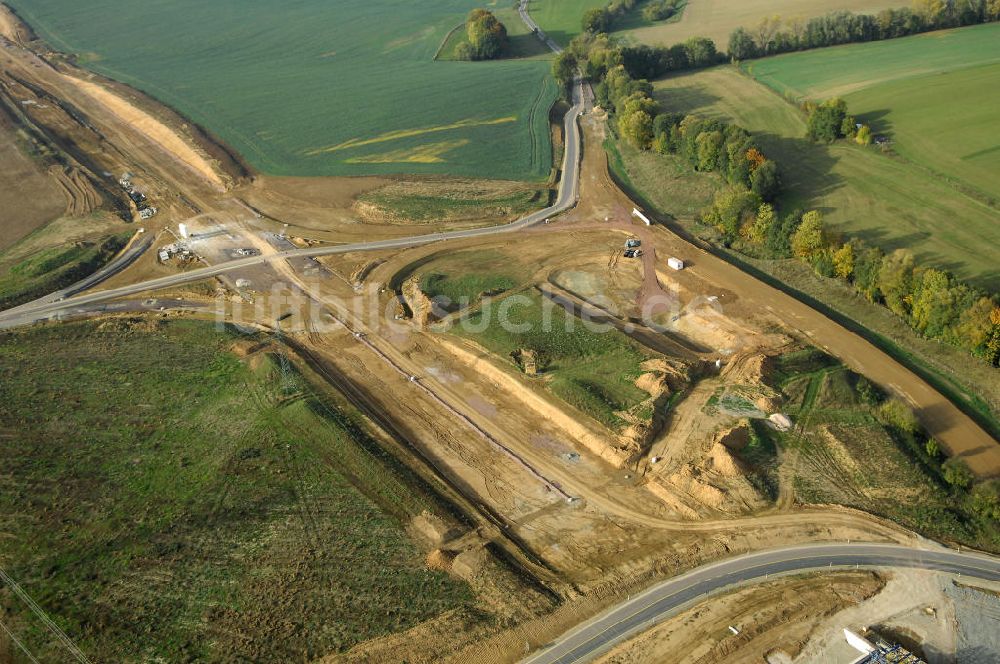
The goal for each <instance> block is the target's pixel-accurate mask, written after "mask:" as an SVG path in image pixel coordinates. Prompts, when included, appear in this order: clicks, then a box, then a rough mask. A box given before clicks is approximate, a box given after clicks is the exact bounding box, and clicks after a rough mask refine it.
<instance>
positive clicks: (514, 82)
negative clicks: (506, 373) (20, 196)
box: [11, 0, 557, 179]
mask: <svg viewBox="0 0 1000 664" xmlns="http://www.w3.org/2000/svg"><path fill="white" fill-rule="evenodd" d="M11 4H12V5H13V6H14V8H15V9H16V10H17V11H18V13H19V14H20V15H21V16H22V17H23V18H24V19H25V20H27V21H28V22H29V23H31V24H32V26H33V27H35V28H36V29H37V30H38V31H39V33H40V34H41V35H42V36H43V38H44V39H46V40H47V41H48V42H49V43H50V44H52V46H53V47H54V48H56V49H58V50H61V51H65V52H68V53H73V54H76V55H77V56H78V59H79V61H80V62H81V64H83V65H85V66H86V67H89V68H91V69H93V70H94V71H97V72H99V73H101V74H105V75H107V76H110V77H112V78H115V79H118V80H121V81H123V82H125V83H128V84H131V85H133V86H135V87H137V88H139V89H141V90H143V91H144V92H147V93H149V94H151V95H152V96H154V97H156V98H158V99H160V100H161V101H163V102H165V103H167V104H169V105H171V106H173V107H174V108H176V109H178V110H179V111H181V112H182V113H183V114H185V115H186V116H188V117H190V118H191V119H192V120H194V121H195V122H197V123H198V124H200V125H202V126H204V127H205V128H207V129H208V130H209V131H210V132H212V133H213V134H215V135H216V136H218V137H219V138H220V139H222V140H223V141H225V142H226V143H228V144H229V145H231V146H232V147H233V148H234V149H236V150H237V151H238V152H239V153H240V154H242V155H243V156H244V157H245V158H246V159H247V160H248V161H249V162H250V163H251V164H252V165H253V166H254V167H256V168H257V169H258V170H260V171H263V172H265V173H268V174H272V175H302V176H315V175H359V174H390V173H447V174H451V175H466V176H474V177H490V178H508V179H539V178H542V177H544V176H546V175H548V173H549V170H550V168H551V161H552V159H551V145H550V137H549V132H548V110H549V107H550V105H551V104H552V102H553V101H554V99H555V97H556V94H557V91H556V88H555V84H554V83H553V82H552V81H551V79H550V77H549V76H548V71H549V64H548V62H547V61H546V60H544V59H534V60H529V59H508V60H503V61H496V62H477V63H470V62H443V61H435V60H434V56H435V53H437V51H438V49H439V47H440V46H441V44H442V42H443V41H444V39H445V37H446V36H447V35H448V33H449V31H450V30H451V29H452V28H453V27H455V26H456V25H457V24H458V23H460V22H461V21H462V20H464V17H465V15H466V14H467V13H468V11H469V10H471V9H472V8H474V7H476V6H479V5H480V4H481V3H477V2H475V0H443V1H442V2H436V3H431V4H427V3H414V2H402V1H400V0H374V1H372V0H340V1H338V2H327V1H325V0H299V1H298V2H295V3H277V2H253V3H246V2H241V1H240V0H213V2H200V1H198V0H164V1H162V2H156V3H143V4H136V3H131V2H127V1H126V0H94V1H92V2H87V3H80V2H75V1H73V0H11ZM511 27H512V29H516V28H515V26H513V25H512V26H511Z"/></svg>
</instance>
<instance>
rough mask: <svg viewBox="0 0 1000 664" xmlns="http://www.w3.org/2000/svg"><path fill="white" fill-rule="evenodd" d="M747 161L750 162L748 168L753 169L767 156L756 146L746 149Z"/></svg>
mask: <svg viewBox="0 0 1000 664" xmlns="http://www.w3.org/2000/svg"><path fill="white" fill-rule="evenodd" d="M747 161H748V162H750V170H751V171H755V170H757V167H758V166H760V165H761V164H763V163H764V162H765V161H767V157H765V156H764V155H763V153H761V151H760V150H758V149H757V148H750V149H749V150H747Z"/></svg>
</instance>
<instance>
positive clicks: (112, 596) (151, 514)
mask: <svg viewBox="0 0 1000 664" xmlns="http://www.w3.org/2000/svg"><path fill="white" fill-rule="evenodd" d="M236 340H237V335H235V333H232V332H226V333H220V332H218V331H216V330H215V328H214V326H213V325H211V324H210V323H200V322H173V323H166V322H161V323H155V322H153V321H151V320H148V319H138V320H136V321H128V322H126V321H121V320H119V321H108V322H104V323H100V324H98V323H73V324H70V323H67V324H63V325H61V326H59V327H48V328H40V329H35V330H33V331H30V332H27V333H24V334H18V335H11V334H6V335H0V376H2V377H3V379H2V380H0V440H3V444H2V445H0V467H2V468H3V473H2V479H0V483H2V486H3V490H2V491H0V532H2V533H4V537H3V539H2V546H0V566H2V567H3V568H4V569H5V570H6V572H7V573H8V574H10V575H11V577H13V578H14V579H15V580H16V581H17V582H18V583H19V584H20V585H21V586H22V587H23V589H24V590H25V592H27V593H28V594H29V595H30V596H31V597H32V598H33V599H34V600H35V601H36V602H37V603H38V604H39V605H40V606H41V607H42V609H43V610H45V611H46V612H47V613H48V614H49V615H50V616H51V618H52V619H53V620H54V621H55V622H56V623H58V624H59V626H60V627H61V628H62V629H63V630H65V631H66V632H67V633H68V634H69V636H70V638H72V639H73V640H74V641H75V642H76V643H77V645H78V646H79V647H80V648H81V649H82V650H83V651H84V652H85V653H87V654H88V655H89V656H90V658H91V659H92V661H95V662H112V661H114V662H122V661H132V662H136V661H149V662H152V661H170V662H179V661H260V662H263V661H272V662H277V661H283V662H291V661H303V660H313V659H316V658H317V657H319V656H322V655H326V654H330V653H334V652H337V651H341V650H343V649H345V648H348V647H350V646H351V645H353V644H355V643H358V642H360V641H364V640H368V639H371V638H375V637H378V636H380V635H383V634H387V633H390V632H396V631H399V630H403V629H407V628H409V627H411V626H413V625H415V624H417V623H419V622H421V621H424V620H427V619H429V618H433V617H435V616H438V615H440V614H441V613H442V612H444V611H447V610H450V609H455V608H460V607H463V606H469V605H470V603H471V602H472V595H471V591H470V590H469V588H468V587H467V586H466V585H465V584H463V583H460V582H458V581H456V580H454V579H453V578H451V577H449V576H447V575H446V574H444V573H442V572H436V571H431V570H429V569H427V568H426V567H425V565H424V561H423V556H422V555H421V553H420V551H418V550H417V549H416V548H415V546H414V545H413V544H412V543H411V542H410V540H409V539H408V538H407V536H406V534H405V533H404V526H405V525H406V524H407V523H408V521H409V519H410V518H411V517H412V516H414V515H415V514H417V513H419V512H420V511H421V510H423V509H427V508H430V509H432V510H434V511H436V512H437V513H439V514H442V515H444V513H443V512H442V511H441V508H440V506H439V503H438V501H437V499H436V498H434V497H433V496H432V494H431V493H430V492H429V490H428V489H427V488H426V486H425V485H423V484H422V483H420V482H419V481H418V480H416V479H415V478H413V477H412V474H408V473H407V471H405V469H403V468H402V467H401V465H400V464H399V463H398V462H396V461H394V460H393V459H392V457H389V456H388V455H386V454H385V453H384V452H382V451H381V450H380V448H379V447H378V444H377V443H376V442H375V441H374V440H373V439H372V438H370V437H369V435H368V434H367V433H366V430H365V428H364V425H363V424H361V421H360V418H359V417H358V415H357V414H356V413H354V412H353V411H350V410H349V409H348V408H347V407H340V408H338V407H337V406H336V405H334V404H332V403H331V402H330V401H329V400H328V399H327V397H323V396H318V395H317V393H316V391H315V388H313V387H312V386H311V385H310V384H309V383H308V382H307V379H306V378H305V377H304V376H302V375H300V374H298V373H296V372H295V370H294V368H292V369H291V370H290V372H288V373H285V372H282V371H281V370H280V367H281V363H280V362H279V361H278V360H276V359H275V356H274V355H273V354H269V351H268V350H265V351H263V352H262V353H260V354H258V355H256V356H251V358H250V360H248V361H241V360H240V359H238V358H237V356H236V355H234V354H232V353H231V352H229V348H230V347H231V346H232V344H233V343H234V342H235V341H236ZM250 341H256V340H250ZM273 348H274V347H272V349H273ZM0 614H2V615H3V616H4V618H3V620H4V623H5V625H6V626H7V627H9V628H10V629H11V630H12V631H13V632H14V634H16V635H17V636H18V637H19V638H20V639H21V640H22V641H24V642H25V644H26V645H27V646H28V648H29V649H30V650H31V651H32V652H33V653H34V654H35V656H36V657H38V659H39V660H40V661H49V662H51V661H64V660H65V657H66V651H65V650H63V649H61V646H59V645H58V643H57V642H56V641H55V639H54V638H53V636H52V635H51V634H50V633H49V632H48V631H47V630H46V628H45V627H44V625H43V624H42V623H41V622H40V621H39V620H38V619H37V618H36V617H34V616H33V614H32V613H31V612H30V610H29V609H28V607H27V606H26V605H25V604H24V603H22V602H21V601H19V600H18V599H17V598H16V597H15V596H14V595H13V593H10V592H6V593H4V594H2V595H0ZM470 619H474V618H470ZM8 643H9V642H8ZM9 647H11V648H12V646H9ZM14 661H22V660H14ZM24 661H27V660H24Z"/></svg>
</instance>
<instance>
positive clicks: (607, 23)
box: [582, 0, 639, 35]
mask: <svg viewBox="0 0 1000 664" xmlns="http://www.w3.org/2000/svg"><path fill="white" fill-rule="evenodd" d="M637 4H639V0H611V2H609V3H608V4H606V5H605V6H603V7H595V8H594V9H589V10H587V11H586V12H585V13H584V15H583V22H582V27H583V30H584V32H589V33H590V34H594V35H596V34H598V33H601V32H607V31H608V30H610V29H611V26H612V25H613V24H614V22H615V21H618V20H620V19H621V18H622V17H624V16H625V15H626V14H628V13H629V12H630V11H632V10H633V9H635V6H636V5H637Z"/></svg>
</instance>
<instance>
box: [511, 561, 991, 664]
mask: <svg viewBox="0 0 1000 664" xmlns="http://www.w3.org/2000/svg"><path fill="white" fill-rule="evenodd" d="M834 567H839V568H844V567H850V568H853V567H864V568H878V567H908V568H916V569H926V570H934V571H939V572H948V573H951V574H960V575H962V576H968V577H972V578H976V579H984V580H987V581H1000V559H998V558H993V557H989V556H985V555H980V554H976V553H959V552H956V551H951V550H948V549H944V548H940V547H935V548H930V549H917V548H912V547H905V546H898V545H894V544H812V545H805V546H796V547H788V548H783V549H774V550H771V551H762V552H759V553H753V554H750V555H746V556H740V557H738V558H730V559H728V560H723V561H720V562H717V563H711V564H708V565H704V566H702V567H698V568H696V569H694V570H692V571H690V572H688V573H687V574H683V575H681V576H677V577H674V578H672V579H669V580H668V581H664V582H663V583H660V584H657V585H655V586H653V587H651V588H649V589H648V590H646V591H644V592H642V593H641V594H639V595H636V596H634V597H631V598H629V599H627V600H626V601H624V602H622V603H620V604H618V605H616V606H614V607H612V608H611V609H608V610H607V611H605V612H604V613H602V614H600V615H598V616H596V617H595V618H593V619H591V620H589V621H587V622H585V623H583V624H581V625H579V626H577V627H575V628H573V629H572V630H570V631H568V632H566V633H565V634H563V635H562V636H561V637H560V638H559V639H558V640H557V641H556V642H555V643H553V644H551V645H548V646H547V647H545V648H544V649H543V650H540V651H539V652H537V653H535V654H533V655H531V656H529V657H527V658H526V659H525V660H523V664H571V663H574V662H586V661H589V660H591V659H593V658H594V657H596V656H597V655H600V654H601V653H603V652H605V651H606V650H608V649H609V648H611V647H612V646H614V645H615V644H617V643H620V642H621V641H623V640H625V639H627V638H628V637H630V636H633V635H635V634H637V633H639V632H641V631H643V630H645V629H648V628H649V627H650V626H652V625H654V624H656V623H658V622H662V621H664V620H666V619H667V618H669V617H670V616H672V615H674V614H677V613H679V612H680V611H681V610H683V609H684V608H687V607H688V606H689V605H692V604H694V603H696V602H695V600H704V599H705V598H706V596H708V595H709V594H711V593H714V592H718V591H720V590H724V589H726V588H728V587H732V586H736V585H738V584H746V583H747V582H751V581H754V580H763V579H765V578H766V577H767V576H769V575H772V574H782V573H786V572H798V571H805V570H820V569H828V568H834Z"/></svg>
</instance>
